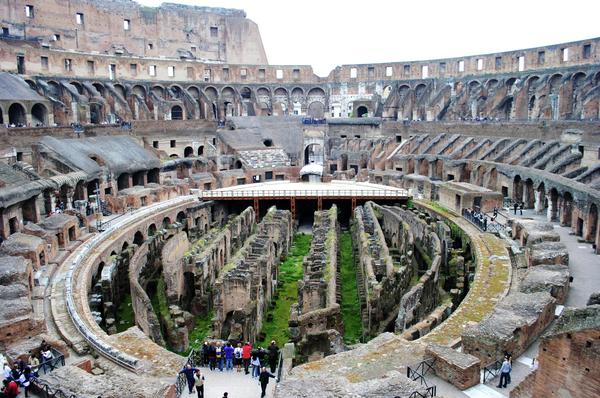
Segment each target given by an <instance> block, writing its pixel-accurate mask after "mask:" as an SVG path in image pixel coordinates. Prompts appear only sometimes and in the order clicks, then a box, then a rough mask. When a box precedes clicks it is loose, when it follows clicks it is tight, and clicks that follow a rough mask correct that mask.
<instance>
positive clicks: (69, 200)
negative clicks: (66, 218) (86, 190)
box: [65, 188, 75, 210]
mask: <svg viewBox="0 0 600 398" xmlns="http://www.w3.org/2000/svg"><path fill="white" fill-rule="evenodd" d="M74 193H75V192H74V190H73V188H69V190H68V191H67V203H65V209H67V210H73V194H74Z"/></svg>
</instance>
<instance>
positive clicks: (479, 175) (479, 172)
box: [475, 164, 485, 187]
mask: <svg viewBox="0 0 600 398" xmlns="http://www.w3.org/2000/svg"><path fill="white" fill-rule="evenodd" d="M484 175H485V167H483V165H481V164H480V165H479V166H477V168H476V169H475V185H479V186H480V187H482V186H483V177H484Z"/></svg>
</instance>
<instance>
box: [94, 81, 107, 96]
mask: <svg viewBox="0 0 600 398" xmlns="http://www.w3.org/2000/svg"><path fill="white" fill-rule="evenodd" d="M92 86H94V88H95V89H96V91H97V92H98V93H99V94H100V96H101V97H104V94H105V89H104V85H103V84H102V83H98V82H96V83H92Z"/></svg>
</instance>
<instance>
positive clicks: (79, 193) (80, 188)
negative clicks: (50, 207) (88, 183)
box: [73, 181, 86, 200]
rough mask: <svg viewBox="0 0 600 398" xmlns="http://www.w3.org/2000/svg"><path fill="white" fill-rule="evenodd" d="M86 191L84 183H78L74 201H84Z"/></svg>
mask: <svg viewBox="0 0 600 398" xmlns="http://www.w3.org/2000/svg"><path fill="white" fill-rule="evenodd" d="M85 192H86V189H85V187H84V182H83V181H78V182H77V184H76V185H75V192H73V200H84V199H85Z"/></svg>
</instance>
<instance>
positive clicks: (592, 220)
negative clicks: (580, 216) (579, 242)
mask: <svg viewBox="0 0 600 398" xmlns="http://www.w3.org/2000/svg"><path fill="white" fill-rule="evenodd" d="M597 231H598V207H597V206H596V204H595V203H592V205H591V206H590V212H589V214H588V228H587V238H586V240H587V241H588V242H592V243H596V233H597Z"/></svg>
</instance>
